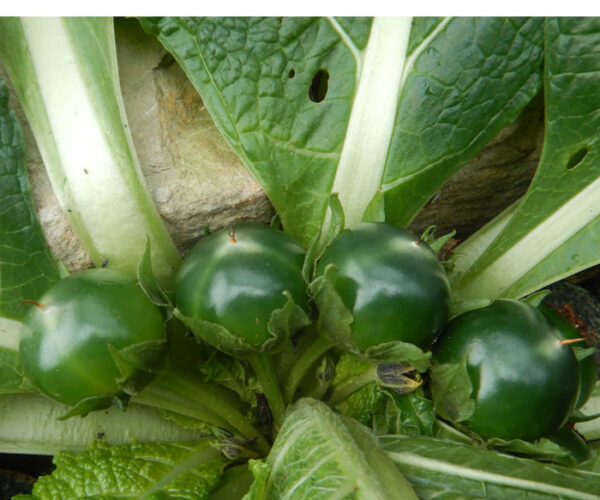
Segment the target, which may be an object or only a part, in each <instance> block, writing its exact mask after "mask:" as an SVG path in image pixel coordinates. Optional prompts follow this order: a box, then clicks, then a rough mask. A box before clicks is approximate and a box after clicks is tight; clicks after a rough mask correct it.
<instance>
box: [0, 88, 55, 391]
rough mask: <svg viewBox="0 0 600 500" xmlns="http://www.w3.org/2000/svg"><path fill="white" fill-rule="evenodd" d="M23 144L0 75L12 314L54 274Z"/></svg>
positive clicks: (2, 295) (6, 273)
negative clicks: (34, 203)
mask: <svg viewBox="0 0 600 500" xmlns="http://www.w3.org/2000/svg"><path fill="white" fill-rule="evenodd" d="M24 147H25V146H24V142H23V134H22V132H21V127H20V126H19V123H18V122H17V119H16V117H15V114H14V113H13V112H12V111H11V110H10V109H9V107H8V90H7V88H6V85H5V84H4V82H3V81H2V80H0V242H1V243H2V244H1V245H0V316H2V317H5V318H13V319H22V318H23V317H24V316H25V314H26V313H27V310H28V309H29V307H30V306H27V305H25V304H22V302H23V301H26V300H36V299H37V298H39V297H40V296H41V295H42V293H43V292H45V291H46V290H47V289H48V288H49V287H50V286H51V285H52V284H53V283H55V282H56V281H58V280H59V278H60V276H59V271H58V267H57V265H56V263H55V262H54V260H53V258H52V254H51V253H50V251H49V249H48V246H47V245H46V240H45V238H44V234H43V232H42V229H41V227H40V224H39V221H38V219H37V214H36V211H35V207H34V205H33V199H32V197H31V188H30V186H29V178H28V176H27V169H26V168H25V152H24ZM3 333H4V332H2V331H0V336H1V335H3ZM1 344H2V341H1V340H0V345H1ZM0 363H1V362H0ZM1 366H2V365H1V364H0V367H1ZM0 383H1V382H0Z"/></svg>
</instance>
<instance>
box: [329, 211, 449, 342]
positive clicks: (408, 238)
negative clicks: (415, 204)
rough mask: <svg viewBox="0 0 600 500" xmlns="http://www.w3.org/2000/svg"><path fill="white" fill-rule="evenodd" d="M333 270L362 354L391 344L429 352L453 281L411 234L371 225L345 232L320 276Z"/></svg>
mask: <svg viewBox="0 0 600 500" xmlns="http://www.w3.org/2000/svg"><path fill="white" fill-rule="evenodd" d="M330 264H333V266H335V268H336V269H337V271H338V278H337V279H336V281H335V289H336V291H337V293H338V294H339V295H340V297H341V299H342V301H343V303H344V305H345V306H346V307H347V308H348V309H349V310H350V311H351V312H352V314H353V317H354V321H353V323H352V341H353V342H354V343H355V344H356V346H357V347H358V348H359V349H360V350H361V351H363V350H365V349H367V348H369V347H371V346H374V345H378V344H382V343H386V342H392V341H403V342H409V343H412V344H415V345H417V346H419V347H427V346H429V345H430V344H431V342H432V341H433V340H434V339H435V337H436V336H437V335H438V334H439V333H440V332H441V330H442V329H443V327H444V325H445V324H446V321H447V319H448V307H449V300H450V299H449V296H450V287H449V284H448V278H447V276H446V273H445V271H444V269H443V267H442V265H441V263H440V262H439V260H438V259H437V256H436V255H435V253H434V252H433V251H432V250H431V248H429V247H428V246H427V245H426V244H425V243H424V242H422V241H420V240H419V239H418V238H416V237H415V236H414V235H413V234H412V233H410V232H409V231H407V230H405V229H402V228H399V227H395V226H391V225H389V224H384V223H366V222H365V223H361V224H359V225H357V226H356V227H353V228H352V229H346V230H344V231H342V232H341V233H340V234H339V235H338V236H337V237H336V238H335V240H334V241H333V242H332V243H331V245H330V246H329V247H328V248H327V249H326V250H325V252H324V254H323V256H322V257H321V259H320V260H319V263H318V266H317V273H318V274H323V272H324V271H325V268H326V267H327V266H328V265H330Z"/></svg>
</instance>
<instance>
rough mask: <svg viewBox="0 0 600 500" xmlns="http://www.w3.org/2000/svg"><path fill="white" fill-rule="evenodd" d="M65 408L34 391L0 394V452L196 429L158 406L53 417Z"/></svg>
mask: <svg viewBox="0 0 600 500" xmlns="http://www.w3.org/2000/svg"><path fill="white" fill-rule="evenodd" d="M68 409H69V408H68V407H67V406H65V405H62V404H60V403H56V402H54V401H51V400H50V399H48V398H46V397H44V396H40V395H37V394H6V395H0V453H27V454H41V455H54V454H55V453H58V452H59V451H61V450H71V451H81V450H83V449H85V448H86V447H87V445H88V444H89V443H90V442H91V441H94V440H96V439H102V440H103V441H106V442H107V443H109V444H123V443H128V442H129V441H131V440H132V439H135V440H137V441H187V440H194V439H198V438H199V437H201V436H202V432H201V431H195V430H186V429H183V428H182V427H180V426H179V425H177V424H175V423H173V422H172V421H170V420H167V419H166V418H164V417H163V416H162V415H161V413H160V412H159V410H157V409H155V408H147V407H143V406H139V405H136V404H130V405H129V407H128V408H127V411H122V410H120V409H118V408H109V409H107V410H105V411H102V412H93V413H90V414H89V415H88V416H86V417H85V418H72V419H69V420H58V419H59V418H60V417H61V416H62V415H64V414H65V412H66V411H67V410H68Z"/></svg>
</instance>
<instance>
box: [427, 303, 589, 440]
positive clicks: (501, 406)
mask: <svg viewBox="0 0 600 500" xmlns="http://www.w3.org/2000/svg"><path fill="white" fill-rule="evenodd" d="M563 339H564V337H563V336H562V335H561V333H560V331H559V330H558V329H557V328H556V327H555V326H554V325H553V324H552V322H551V321H550V320H549V319H548V318H547V317H546V316H544V314H542V313H541V312H540V311H539V310H537V309H536V308H534V307H531V306H529V305H528V304H525V303H522V302H519V301H515V300H507V299H499V300H496V301H495V302H494V303H492V304H491V305H490V306H488V307H485V308H483V309H478V310H474V311H470V312H468V313H466V314H463V315H462V316H459V317H458V318H456V319H454V320H453V321H451V322H450V323H449V324H448V327H447V328H446V330H445V331H444V334H443V335H442V336H441V337H440V338H439V339H438V341H437V342H436V344H435V345H434V347H433V359H434V360H435V361H436V362H438V363H456V362H460V361H461V360H462V359H463V358H466V363H467V371H468V373H469V376H470V378H471V382H472V383H473V393H472V396H473V397H474V399H475V411H474V414H473V415H472V417H471V418H470V419H469V420H468V421H467V422H464V423H465V424H466V425H467V426H468V427H469V428H470V429H471V430H472V431H474V432H475V433H476V434H478V435H480V436H481V437H483V438H494V437H495V438H501V439H524V440H535V439H538V438H540V437H542V436H548V435H549V434H551V433H553V432H554V431H556V430H557V429H558V428H560V427H561V426H562V425H563V424H564V423H565V422H566V420H567V418H568V416H569V414H570V413H571V411H572V409H573V406H574V404H575V401H576V399H577V395H578V393H579V368H578V365H577V359H576V358H575V355H574V354H573V351H572V349H571V347H570V346H569V345H561V344H560V341H561V340H563Z"/></svg>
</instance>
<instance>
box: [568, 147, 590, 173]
mask: <svg viewBox="0 0 600 500" xmlns="http://www.w3.org/2000/svg"><path fill="white" fill-rule="evenodd" d="M587 154H588V149H587V148H581V149H580V150H578V151H576V152H575V153H573V154H572V155H571V158H569V161H568V162H567V170H571V169H573V168H575V167H576V166H577V165H579V164H580V163H581V162H582V161H583V159H584V158H585V157H586V156H587Z"/></svg>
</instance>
